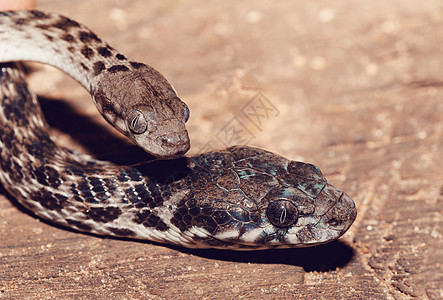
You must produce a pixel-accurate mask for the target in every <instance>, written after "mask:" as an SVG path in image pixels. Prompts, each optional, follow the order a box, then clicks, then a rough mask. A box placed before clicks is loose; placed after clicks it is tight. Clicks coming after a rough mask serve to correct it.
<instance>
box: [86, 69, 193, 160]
mask: <svg viewBox="0 0 443 300" xmlns="http://www.w3.org/2000/svg"><path fill="white" fill-rule="evenodd" d="M94 85H95V86H96V88H95V89H94V88H91V90H92V95H93V99H94V102H95V103H96V106H97V107H98V109H99V111H100V113H101V114H102V115H103V116H104V118H105V119H106V120H107V121H108V122H109V123H110V124H111V125H113V126H114V127H115V128H117V129H118V130H119V131H121V132H122V133H123V134H124V135H126V136H127V137H128V138H129V139H131V140H132V141H133V142H134V143H136V144H137V145H138V146H140V147H141V148H143V149H144V150H145V151H146V152H148V153H150V154H152V155H154V156H156V157H163V158H167V157H174V156H179V155H182V154H184V153H186V152H187V151H188V150H189V148H190V142H189V137H188V132H187V131H186V127H185V123H186V122H187V121H188V119H189V109H188V107H187V106H186V104H185V103H183V102H182V101H181V100H180V98H179V97H178V96H177V94H176V93H175V91H174V88H173V87H172V85H171V84H170V83H169V82H168V81H167V80H166V79H165V78H164V77H163V76H162V75H161V74H160V73H159V72H157V71H156V70H155V69H153V68H151V67H149V66H147V65H144V64H140V63H132V69H130V68H128V67H125V66H121V67H120V68H112V67H111V68H109V69H107V70H105V71H103V72H102V73H100V74H99V75H97V77H96V80H95V83H94Z"/></svg>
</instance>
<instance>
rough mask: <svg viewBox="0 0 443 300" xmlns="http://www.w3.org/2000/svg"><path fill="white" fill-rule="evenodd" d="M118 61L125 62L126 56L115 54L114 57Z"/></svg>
mask: <svg viewBox="0 0 443 300" xmlns="http://www.w3.org/2000/svg"><path fill="white" fill-rule="evenodd" d="M115 57H116V58H117V59H118V60H125V59H126V56H124V55H123V54H120V53H117V55H116V56H115Z"/></svg>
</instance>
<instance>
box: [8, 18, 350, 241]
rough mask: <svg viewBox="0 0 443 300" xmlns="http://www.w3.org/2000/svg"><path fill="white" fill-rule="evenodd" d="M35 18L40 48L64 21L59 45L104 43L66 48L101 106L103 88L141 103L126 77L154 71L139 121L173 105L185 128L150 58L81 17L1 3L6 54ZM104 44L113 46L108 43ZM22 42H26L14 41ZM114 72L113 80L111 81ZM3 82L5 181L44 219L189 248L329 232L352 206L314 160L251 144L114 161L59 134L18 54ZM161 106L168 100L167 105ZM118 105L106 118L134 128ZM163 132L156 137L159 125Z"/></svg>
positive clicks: (331, 235) (339, 227) (333, 234)
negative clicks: (100, 63)
mask: <svg viewBox="0 0 443 300" xmlns="http://www.w3.org/2000/svg"><path fill="white" fill-rule="evenodd" d="M31 24H34V26H38V27H37V28H39V29H35V28H34V29H32V30H33V31H32V32H35V31H41V32H40V33H39V35H40V37H41V38H43V41H41V42H42V45H41V46H40V48H39V49H45V47H46V46H44V45H43V44H44V41H45V42H46V43H49V44H50V43H51V42H52V41H53V40H52V39H53V38H54V34H58V35H59V36H63V35H61V31H60V30H62V31H64V32H69V33H66V34H69V35H71V37H67V36H65V37H64V39H65V40H68V41H67V44H65V46H67V45H69V44H70V43H72V42H73V41H74V40H75V41H79V40H81V39H82V38H81V37H82V36H85V35H87V36H88V37H89V38H87V39H86V40H89V41H90V40H91V39H92V40H94V41H95V42H97V43H99V44H94V45H95V46H94V47H93V48H90V49H91V51H92V52H91V53H94V54H86V55H85V53H90V51H89V50H87V51H86V50H84V49H85V47H86V46H85V45H86V44H85V43H83V44H81V46H80V47H77V48H76V50H73V51H72V53H71V54H69V53H68V56H67V57H65V59H66V60H67V63H68V64H71V65H75V67H73V69H76V68H77V70H79V68H80V69H82V70H83V71H81V74H82V75H81V76H80V75H79V77H78V80H79V81H80V82H83V83H84V85H86V86H88V82H89V80H92V81H94V82H96V83H94V84H93V83H91V84H90V85H89V86H90V90H91V91H92V93H93V94H94V93H95V94H94V98H95V101H96V103H97V104H98V107H99V109H101V111H102V113H103V115H104V116H105V117H106V116H107V110H106V109H103V107H104V106H103V99H102V97H105V96H103V95H107V96H106V97H108V98H106V97H105V98H106V99H114V100H115V99H116V98H115V97H111V96H115V95H120V96H122V95H124V97H123V98H124V99H126V101H129V102H130V103H129V104H128V103H125V101H123V100H122V99H120V100H121V101H120V100H118V101H117V100H115V101H110V102H112V103H113V104H107V105H113V106H112V107H114V108H115V107H131V108H129V109H132V110H131V111H132V112H133V111H134V109H135V110H137V111H141V110H140V107H139V106H133V104H134V102H135V103H138V102H137V101H138V100H137V101H132V100H131V99H132V98H125V97H128V94H127V93H129V92H127V91H125V90H123V89H121V87H122V86H124V84H125V83H123V82H124V80H125V78H132V79H135V81H134V82H138V83H140V82H143V81H144V80H141V79H140V78H142V77H143V76H147V77H143V78H145V79H146V80H148V79H147V78H149V79H152V74H154V75H155V76H154V78H156V79H158V81H156V80H154V81H149V82H150V83H149V84H148V86H149V88H148V89H147V91H145V92H144V93H147V94H149V97H147V99H148V100H147V101H148V103H149V105H148V107H149V108H152V110H151V111H149V110H146V111H144V113H143V114H144V116H145V117H146V118H147V119H146V120H148V119H150V118H151V117H152V115H150V113H153V114H154V113H155V116H156V118H158V116H160V115H161V116H163V117H164V116H169V117H170V119H169V121H170V122H172V123H174V120H175V121H176V122H178V123H180V126H181V127H180V128H181V129H183V130H184V127H183V126H184V122H185V120H186V115H187V113H186V107H185V106H184V104H183V103H182V102H181V101H180V100H178V98H176V96H175V93H173V90H172V88H171V87H170V85H169V84H168V83H167V82H166V81H165V80H164V79H163V77H161V75H160V74H158V73H157V72H155V71H153V70H152V69H151V68H149V67H147V66H145V65H142V64H137V67H134V66H131V65H133V64H134V63H131V62H130V61H128V60H127V59H126V58H123V57H120V58H119V55H120V54H117V52H115V50H113V49H111V48H110V47H109V46H107V45H106V44H105V43H104V42H102V41H101V40H100V39H99V38H98V37H96V36H95V35H94V34H93V33H91V32H90V31H88V33H87V34H86V33H85V30H86V29H85V27H84V26H82V25H79V24H78V23H76V22H75V21H72V20H69V19H67V18H64V17H61V16H58V15H55V14H46V13H42V12H35V11H32V12H23V11H21V12H3V13H0V41H1V46H0V57H1V58H2V59H3V60H5V59H4V57H7V58H11V56H12V55H11V54H8V55H9V56H8V55H6V54H5V55H4V53H8V52H11V51H12V50H11V49H12V48H13V47H14V46H11V45H8V46H7V47H5V48H4V46H3V45H4V44H5V43H6V44H14V43H13V42H11V40H13V39H14V38H13V37H11V36H9V38H8V37H7V36H8V34H7V33H5V32H6V31H8V30H9V29H10V28H11V27H12V28H14V29H13V30H15V34H18V35H20V37H19V38H18V39H19V40H21V42H22V43H25V42H27V40H28V39H29V38H27V36H28V35H29V33H26V31H25V27H29V26H31ZM23 26H24V27H23ZM22 31H23V32H22ZM82 32H83V33H82ZM45 35H48V36H51V37H46V36H45ZM30 40H32V38H30ZM95 42H94V43H95ZM98 45H101V46H98ZM89 46H91V44H88V46H87V47H89ZM11 47H12V48H11ZM15 47H18V49H20V46H17V45H16V46H15ZM97 47H98V48H97ZM102 47H106V49H107V50H106V51H109V52H110V53H111V54H110V55H107V54H105V53H107V52H106V51H105V50H100V49H101V48H102ZM49 48H50V49H51V50H48V51H53V54H54V56H57V55H58V54H57V53H56V52H57V51H56V50H54V48H53V47H52V46H51V47H49ZM4 49H7V50H6V51H3V50H4ZM66 49H68V48H66ZM20 51H24V49H22V50H17V52H20ZM37 52H38V51H37ZM40 52H42V51H40ZM43 52H44V51H43ZM68 52H71V51H69V49H68ZM83 52H85V53H83ZM100 52H102V54H100ZM103 54H105V55H103ZM77 56H80V57H81V58H80V61H82V60H84V59H85V58H86V61H85V62H84V65H85V67H82V65H81V63H79V62H75V60H76V57H77ZM87 56H89V57H90V58H91V57H96V58H97V57H98V58H100V60H101V59H102V57H103V56H108V57H113V58H112V59H111V61H113V62H114V64H112V63H111V61H108V62H106V63H104V64H105V66H104V67H103V68H99V69H100V70H98V71H97V70H94V66H96V64H97V60H96V61H95V62H93V61H92V60H90V59H88V58H87ZM35 59H37V58H35ZM59 59H61V58H60V57H59ZM60 63H61V62H60ZM117 63H119V64H117ZM115 66H118V67H115ZM60 67H63V66H60ZM116 69H119V70H116ZM126 69H127V70H126ZM87 70H88V71H87ZM113 70H114V71H115V72H114V71H113ZM131 70H132V71H131ZM131 74H132V75H131ZM146 74H148V75H146ZM125 76H128V77H125ZM110 78H113V79H110ZM117 78H118V82H119V84H116V83H114V80H117ZM138 79H140V81H138ZM103 80H105V81H104V83H103ZM122 80H123V82H122ZM146 80H145V81H146ZM146 82H147V81H146ZM152 82H160V83H158V85H156V84H154V83H152ZM0 84H1V85H0V99H1V105H0V181H1V183H2V185H3V186H4V187H5V189H6V190H7V191H8V192H9V193H10V194H11V195H13V196H14V197H15V198H16V199H17V200H18V201H19V202H20V203H21V204H22V205H23V206H24V207H26V208H28V209H29V210H30V211H32V212H33V213H34V214H36V215H37V216H39V217H41V218H43V219H46V220H49V221H51V222H54V223H57V224H60V225H62V226H66V227H69V228H72V229H75V230H79V231H84V232H89V233H95V234H100V235H111V236H118V237H129V238H134V239H144V240H150V241H157V242H161V243H169V244H175V245H179V246H184V247H191V248H196V247H198V248H211V247H212V248H222V249H235V250H249V249H269V248H287V247H307V246H314V245H319V244H323V243H327V242H330V241H333V240H335V239H337V238H339V237H340V236H341V235H343V234H344V233H345V232H346V231H347V230H348V229H349V227H350V226H351V224H352V223H353V221H354V219H355V217H356V213H357V211H356V208H355V204H354V202H353V201H352V199H351V198H350V197H349V196H347V195H346V194H345V193H344V192H342V191H340V190H339V189H337V188H335V187H334V186H332V185H331V184H329V183H328V182H327V181H326V179H325V178H324V177H323V175H322V174H321V172H320V170H319V169H318V168H317V167H315V166H314V165H311V164H307V163H302V162H296V161H291V160H288V159H286V158H284V157H281V156H279V155H276V154H274V153H271V152H268V151H265V150H261V149H257V148H251V147H247V146H243V147H239V146H237V147H230V148H227V149H224V150H220V151H216V152H210V153H204V154H201V155H198V156H194V157H181V158H175V159H171V160H156V161H151V162H144V163H140V164H137V165H134V166H118V165H115V164H112V163H109V162H103V161H98V160H96V159H93V158H91V157H90V156H88V155H85V154H79V153H74V152H73V151H71V150H68V149H65V148H62V147H59V146H57V145H56V144H55V143H54V141H53V139H52V137H51V135H50V128H49V126H48V125H47V123H46V122H45V120H44V117H43V115H42V113H41V110H40V106H39V104H38V101H37V99H36V97H35V96H34V94H33V93H32V92H31V91H30V90H29V89H28V87H27V84H26V82H25V80H24V78H23V75H22V74H21V72H20V71H19V70H18V69H17V68H15V66H14V65H13V64H11V63H8V64H0ZM113 87H114V88H115V87H118V88H117V89H118V91H114V89H113ZM165 87H166V88H165ZM139 88H140V89H141V87H140V86H139ZM103 89H105V90H106V91H104V90H103ZM143 89H145V88H143ZM165 89H166V90H165ZM98 91H99V92H98ZM154 91H157V92H158V91H161V93H160V99H161V101H158V99H157V98H156V99H157V100H155V101H154V100H153V99H154V98H153V95H154V94H155V93H154ZM157 96H158V94H157ZM117 98H118V99H119V97H117ZM151 100H152V101H151ZM170 101H172V102H170ZM114 102H115V103H114ZM122 102H123V103H122ZM159 103H160V104H159ZM165 103H168V105H166V104H165ZM171 103H174V104H173V105H172V104H171ZM157 105H159V106H157ZM172 107H179V108H181V109H180V113H177V114H176V113H175V112H174V113H173V112H172ZM160 108H162V109H165V108H167V112H163V111H161V110H160ZM107 109H109V107H108V108H107ZM125 109H128V108H125ZM125 109H123V110H122V111H123V112H124V111H125ZM168 109H170V110H168ZM137 114H138V113H137ZM145 114H146V115H145ZM112 115H113V114H112ZM116 115H118V117H116V118H117V119H113V118H110V117H109V115H108V116H107V117H108V120H109V121H116V120H120V121H119V122H123V121H122V120H124V118H125V117H126V118H128V117H129V120H130V122H129V127H130V128H131V126H132V127H137V126H138V123H139V121H140V120H139V118H141V117H137V116H136V117H134V116H131V114H126V115H125V113H122V114H121V115H119V114H116ZM172 115H174V116H177V117H176V118H175V119H174V118H172V117H171V116H172ZM179 116H180V118H181V119H180V118H179ZM120 118H123V119H120ZM131 118H132V121H131ZM134 118H135V119H136V120H135V121H134ZM166 119H168V118H166ZM127 122H128V120H126V121H124V123H125V124H127ZM117 123H118V122H117ZM132 123H134V124H132ZM118 126H119V125H118V124H117V127H118ZM157 126H158V125H157ZM164 126H166V125H164ZM123 127H124V126H123ZM148 128H149V125H148ZM168 128H169V127H168ZM133 129H134V128H133ZM181 129H180V130H181ZM180 130H179V131H180ZM179 131H177V130H176V131H174V132H175V133H177V132H179ZM159 134H160V136H162V132H161V131H160V132H159ZM186 137H187V135H186ZM136 140H137V139H136ZM183 151H185V150H183ZM179 152H180V151H179ZM162 153H164V152H162Z"/></svg>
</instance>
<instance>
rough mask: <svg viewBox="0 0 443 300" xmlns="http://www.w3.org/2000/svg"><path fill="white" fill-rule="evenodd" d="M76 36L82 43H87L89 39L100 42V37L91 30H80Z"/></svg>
mask: <svg viewBox="0 0 443 300" xmlns="http://www.w3.org/2000/svg"><path fill="white" fill-rule="evenodd" d="M78 37H79V39H80V41H82V42H83V43H89V42H90V41H96V42H101V39H99V38H98V37H97V36H96V35H95V33H93V32H91V31H80V33H79V35H78Z"/></svg>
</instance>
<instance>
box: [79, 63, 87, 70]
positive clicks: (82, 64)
mask: <svg viewBox="0 0 443 300" xmlns="http://www.w3.org/2000/svg"><path fill="white" fill-rule="evenodd" d="M80 67H82V69H83V70H85V71H89V68H88V67H87V66H86V65H85V64H84V63H80Z"/></svg>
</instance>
